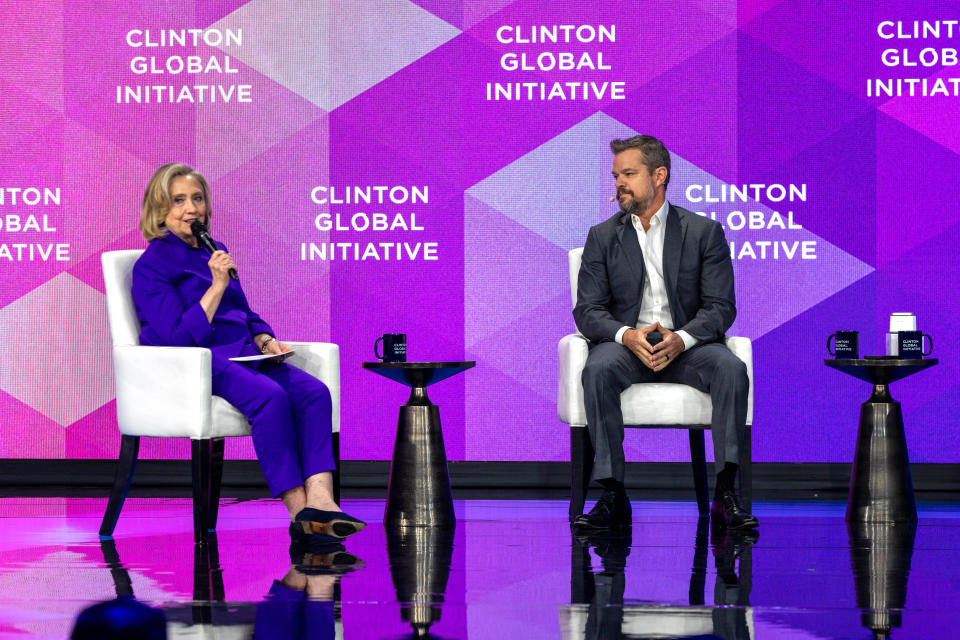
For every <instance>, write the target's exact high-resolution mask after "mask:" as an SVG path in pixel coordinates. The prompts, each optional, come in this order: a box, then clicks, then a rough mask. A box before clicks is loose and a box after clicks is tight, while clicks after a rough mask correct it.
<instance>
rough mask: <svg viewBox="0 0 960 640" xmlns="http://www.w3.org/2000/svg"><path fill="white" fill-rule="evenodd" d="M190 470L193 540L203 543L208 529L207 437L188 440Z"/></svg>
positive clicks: (209, 467)
mask: <svg viewBox="0 0 960 640" xmlns="http://www.w3.org/2000/svg"><path fill="white" fill-rule="evenodd" d="M190 449H191V456H190V471H191V474H192V476H193V541H194V542H195V543H196V544H205V543H206V542H207V538H208V534H209V531H210V498H211V495H210V493H211V486H212V480H213V478H212V475H213V447H212V443H211V441H210V439H209V438H203V439H200V440H191V441H190Z"/></svg>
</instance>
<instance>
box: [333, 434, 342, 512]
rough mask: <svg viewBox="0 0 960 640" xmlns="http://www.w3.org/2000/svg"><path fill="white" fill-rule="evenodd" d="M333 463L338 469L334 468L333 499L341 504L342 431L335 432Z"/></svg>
mask: <svg viewBox="0 0 960 640" xmlns="http://www.w3.org/2000/svg"><path fill="white" fill-rule="evenodd" d="M331 444H332V447H333V463H334V464H335V465H336V467H337V468H336V469H334V470H333V501H334V502H336V503H337V504H340V432H339V431H338V432H337V433H334V434H333V439H332V442H331Z"/></svg>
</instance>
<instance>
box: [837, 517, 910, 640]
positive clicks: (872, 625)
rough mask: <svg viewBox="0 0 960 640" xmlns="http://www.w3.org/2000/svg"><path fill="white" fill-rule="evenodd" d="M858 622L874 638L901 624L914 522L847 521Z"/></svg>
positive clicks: (886, 635) (888, 633) (878, 637)
mask: <svg viewBox="0 0 960 640" xmlns="http://www.w3.org/2000/svg"><path fill="white" fill-rule="evenodd" d="M847 533H848V534H849V536H850V565H851V567H852V569H853V583H854V588H855V589H856V593H857V606H858V607H859V608H860V610H861V612H862V613H861V615H860V622H861V624H863V626H864V627H866V628H867V629H870V631H871V632H872V633H873V637H874V638H875V639H877V640H879V639H881V638H889V637H890V631H891V629H894V628H897V627H900V626H901V625H902V624H903V606H904V604H905V603H906V601H907V578H908V577H909V575H910V561H911V560H912V558H913V543H914V539H915V537H916V533H917V523H916V522H848V523H847Z"/></svg>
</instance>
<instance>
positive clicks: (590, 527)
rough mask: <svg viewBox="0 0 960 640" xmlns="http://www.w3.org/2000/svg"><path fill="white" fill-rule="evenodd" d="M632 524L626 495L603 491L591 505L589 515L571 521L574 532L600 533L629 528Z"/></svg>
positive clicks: (631, 512) (631, 514)
mask: <svg viewBox="0 0 960 640" xmlns="http://www.w3.org/2000/svg"><path fill="white" fill-rule="evenodd" d="M632 522H633V509H632V508H631V507H630V500H628V499H627V494H626V493H624V492H620V493H619V494H617V493H616V492H614V491H604V492H603V494H602V495H601V496H600V499H599V500H597V504H595V505H593V509H591V510H590V513H584V514H582V515H579V516H577V517H576V518H574V519H573V528H574V530H575V531H600V530H604V529H616V528H620V527H629V526H630V525H631V524H632Z"/></svg>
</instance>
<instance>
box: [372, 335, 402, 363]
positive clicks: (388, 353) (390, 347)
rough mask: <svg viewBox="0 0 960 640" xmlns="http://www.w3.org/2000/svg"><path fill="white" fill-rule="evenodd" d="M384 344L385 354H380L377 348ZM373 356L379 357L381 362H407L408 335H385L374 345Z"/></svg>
mask: <svg viewBox="0 0 960 640" xmlns="http://www.w3.org/2000/svg"><path fill="white" fill-rule="evenodd" d="M381 341H382V342H383V353H382V354H381V353H379V352H378V350H377V348H378V347H379V346H380V342H381ZM373 355H375V356H377V359H378V360H380V362H406V361H407V334H405V333H385V334H383V335H382V336H380V337H379V338H377V341H376V342H374V343H373Z"/></svg>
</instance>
